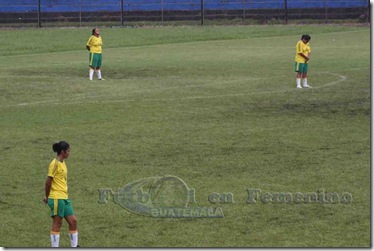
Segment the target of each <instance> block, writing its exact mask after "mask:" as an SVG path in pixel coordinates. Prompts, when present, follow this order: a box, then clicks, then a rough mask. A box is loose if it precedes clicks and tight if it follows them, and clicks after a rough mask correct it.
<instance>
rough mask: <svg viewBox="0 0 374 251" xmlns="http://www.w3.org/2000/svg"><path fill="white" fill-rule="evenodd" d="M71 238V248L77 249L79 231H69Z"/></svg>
mask: <svg viewBox="0 0 374 251" xmlns="http://www.w3.org/2000/svg"><path fill="white" fill-rule="evenodd" d="M69 237H70V246H71V247H77V246H78V231H69Z"/></svg>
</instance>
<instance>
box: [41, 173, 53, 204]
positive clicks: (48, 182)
mask: <svg viewBox="0 0 374 251" xmlns="http://www.w3.org/2000/svg"><path fill="white" fill-rule="evenodd" d="M52 180H53V178H52V177H50V176H48V177H47V180H46V181H45V187H44V190H45V197H44V199H43V202H44V203H45V204H47V201H48V197H49V193H50V192H51V186H52Z"/></svg>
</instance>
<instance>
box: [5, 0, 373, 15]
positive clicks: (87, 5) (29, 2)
mask: <svg viewBox="0 0 374 251" xmlns="http://www.w3.org/2000/svg"><path fill="white" fill-rule="evenodd" d="M123 2H124V11H159V10H161V9H163V10H164V11H169V10H172V11H177V10H178V11H182V10H186V11H192V10H200V8H201V6H200V4H201V0H124V1H123ZM284 3H285V2H284V0H262V1H261V0H253V1H252V0H204V8H205V10H242V9H283V8H284ZM367 6H368V1H367V0H287V8H288V9H301V8H326V7H327V8H355V7H367ZM37 11H38V1H37V0H0V13H1V12H3V13H25V12H37ZM40 11H41V12H43V13H46V12H79V11H82V12H96V11H108V12H119V11H121V0H40Z"/></svg>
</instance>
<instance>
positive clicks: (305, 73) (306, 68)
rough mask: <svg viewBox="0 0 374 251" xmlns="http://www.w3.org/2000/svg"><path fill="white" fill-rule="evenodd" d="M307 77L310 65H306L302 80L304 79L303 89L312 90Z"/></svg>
mask: <svg viewBox="0 0 374 251" xmlns="http://www.w3.org/2000/svg"><path fill="white" fill-rule="evenodd" d="M307 75H308V64H305V65H304V69H303V74H302V76H301V78H302V79H303V87H304V88H311V86H310V85H308V79H307Z"/></svg>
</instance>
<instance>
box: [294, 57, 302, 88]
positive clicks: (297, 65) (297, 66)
mask: <svg viewBox="0 0 374 251" xmlns="http://www.w3.org/2000/svg"><path fill="white" fill-rule="evenodd" d="M301 67H302V64H300V63H298V62H295V72H296V88H301Z"/></svg>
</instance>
